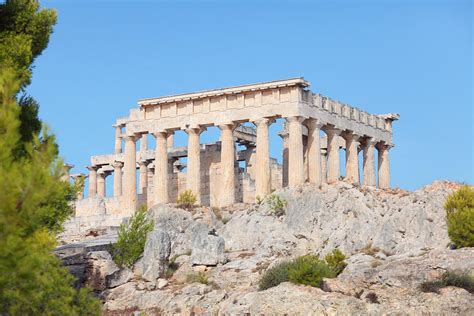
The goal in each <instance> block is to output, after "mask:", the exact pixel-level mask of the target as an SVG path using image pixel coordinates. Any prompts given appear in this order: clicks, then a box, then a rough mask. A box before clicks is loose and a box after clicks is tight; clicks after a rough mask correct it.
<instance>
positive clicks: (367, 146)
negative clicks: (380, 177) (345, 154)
mask: <svg viewBox="0 0 474 316" xmlns="http://www.w3.org/2000/svg"><path fill="white" fill-rule="evenodd" d="M362 145H363V151H364V185H366V186H370V187H375V186H376V179H375V159H374V145H375V142H374V140H373V139H372V138H370V137H368V138H366V139H365V140H364V142H363V144H362Z"/></svg>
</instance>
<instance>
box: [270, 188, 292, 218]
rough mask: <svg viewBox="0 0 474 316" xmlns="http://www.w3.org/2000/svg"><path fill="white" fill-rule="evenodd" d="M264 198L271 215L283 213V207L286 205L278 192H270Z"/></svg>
mask: <svg viewBox="0 0 474 316" xmlns="http://www.w3.org/2000/svg"><path fill="white" fill-rule="evenodd" d="M266 200H267V201H266V202H267V204H268V207H269V208H270V211H271V213H272V214H273V215H276V216H281V215H284V214H285V207H286V206H287V205H288V202H287V201H286V200H285V199H283V198H281V197H280V196H279V195H278V194H275V193H272V194H270V195H269V196H267V199H266Z"/></svg>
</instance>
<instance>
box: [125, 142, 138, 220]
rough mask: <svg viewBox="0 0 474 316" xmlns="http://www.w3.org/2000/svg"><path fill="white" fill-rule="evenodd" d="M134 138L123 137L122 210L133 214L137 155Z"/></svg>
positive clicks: (135, 199) (134, 208)
mask: <svg viewBox="0 0 474 316" xmlns="http://www.w3.org/2000/svg"><path fill="white" fill-rule="evenodd" d="M136 140H137V138H136V136H129V135H127V136H125V161H124V166H123V192H122V195H123V200H124V203H125V205H124V208H125V210H126V211H127V212H129V213H130V214H133V213H134V212H135V210H136V207H137V205H136V204H137V174H136V172H137V162H136V161H137V153H136V150H137V149H136V143H135V142H136Z"/></svg>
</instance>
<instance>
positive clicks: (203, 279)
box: [186, 271, 209, 284]
mask: <svg viewBox="0 0 474 316" xmlns="http://www.w3.org/2000/svg"><path fill="white" fill-rule="evenodd" d="M186 281H188V282H189V283H201V284H208V283H209V280H208V278H207V275H206V273H204V272H202V271H199V272H190V273H188V275H187V276H186Z"/></svg>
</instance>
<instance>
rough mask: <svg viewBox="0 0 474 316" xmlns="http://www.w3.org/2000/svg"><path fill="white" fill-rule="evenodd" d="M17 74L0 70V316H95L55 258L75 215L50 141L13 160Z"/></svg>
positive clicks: (28, 146)
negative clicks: (67, 222)
mask: <svg viewBox="0 0 474 316" xmlns="http://www.w3.org/2000/svg"><path fill="white" fill-rule="evenodd" d="M19 86H20V81H19V80H18V76H16V72H15V71H14V70H12V69H6V68H1V69H0V206H1V207H0V249H1V250H2V251H1V252H0V302H1V304H0V315H97V314H99V313H100V303H99V302H98V301H96V300H95V299H94V298H93V297H92V296H91V294H90V292H88V290H87V289H82V290H76V289H75V288H74V287H73V282H74V278H73V277H72V276H71V275H70V274H69V272H68V271H67V270H66V269H65V268H63V267H62V266H61V262H60V260H59V259H58V258H56V257H55V256H54V254H53V250H54V248H55V246H56V244H55V238H54V233H57V232H59V231H60V230H61V226H62V224H63V222H64V220H66V218H67V217H68V216H70V215H71V214H72V212H73V210H72V209H71V206H70V203H69V201H71V200H73V198H74V189H73V188H72V186H71V185H69V183H67V182H64V181H61V177H62V175H63V172H64V171H63V170H64V168H63V163H62V162H61V160H60V159H58V157H57V148H56V146H55V145H54V138H53V137H52V136H51V135H49V134H48V132H47V131H46V130H45V131H43V138H44V140H46V141H41V140H40V139H39V137H38V135H33V137H32V140H31V142H27V143H25V144H24V148H25V151H26V153H27V157H16V156H15V147H16V145H17V144H18V142H19V141H20V139H21V135H20V132H19V129H20V127H21V124H20V120H19V116H20V112H21V111H20V107H19V106H18V104H17V102H16V100H15V95H16V91H18V87H19Z"/></svg>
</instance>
